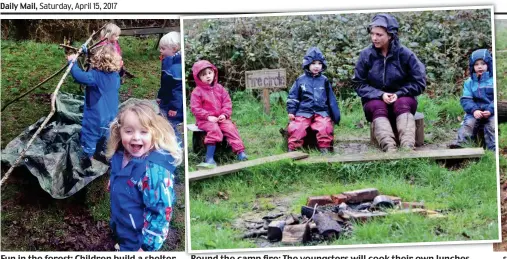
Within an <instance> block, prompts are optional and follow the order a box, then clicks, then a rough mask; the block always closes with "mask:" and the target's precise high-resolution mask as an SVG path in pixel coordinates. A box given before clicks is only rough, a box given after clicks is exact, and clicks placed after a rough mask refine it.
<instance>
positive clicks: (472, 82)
mask: <svg viewBox="0 0 507 259" xmlns="http://www.w3.org/2000/svg"><path fill="white" fill-rule="evenodd" d="M479 59H482V60H484V62H485V63H486V64H487V65H488V71H487V72H485V73H483V74H482V75H481V76H480V77H478V76H477V74H476V73H475V71H474V63H475V61H477V60H479ZM469 66H470V68H469V69H470V73H471V74H472V76H471V77H470V78H468V79H467V80H466V81H465V84H464V86H463V96H462V97H461V99H460V102H461V106H462V107H463V109H464V110H465V112H466V113H467V114H471V115H472V114H473V113H474V111H476V110H480V111H489V112H491V115H494V114H495V92H494V88H493V87H494V84H493V58H492V57H491V54H490V53H489V51H488V50H487V49H479V50H476V51H474V52H473V53H472V55H470V60H469Z"/></svg>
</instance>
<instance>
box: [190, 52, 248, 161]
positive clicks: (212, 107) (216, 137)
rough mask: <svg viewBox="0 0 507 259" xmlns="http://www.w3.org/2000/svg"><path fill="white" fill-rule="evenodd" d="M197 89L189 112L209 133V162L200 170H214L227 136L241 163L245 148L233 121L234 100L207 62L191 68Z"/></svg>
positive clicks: (204, 61)
mask: <svg viewBox="0 0 507 259" xmlns="http://www.w3.org/2000/svg"><path fill="white" fill-rule="evenodd" d="M192 73H193V76H194V80H195V83H196V85H197V87H196V88H195V89H194V90H193V91H192V94H191V95H190V109H191V111H192V114H194V116H195V119H196V124H197V127H198V128H199V129H201V130H204V131H206V137H205V138H204V144H205V145H206V159H205V162H204V163H201V164H199V165H197V166H198V167H204V168H214V167H216V162H215V160H214V155H215V149H216V144H217V143H220V142H222V140H223V138H224V137H226V138H227V141H228V143H229V145H231V147H232V151H233V152H234V153H236V154H237V158H238V160H240V161H243V160H246V159H247V156H246V154H245V146H244V145H243V141H242V140H241V137H240V136H239V132H238V129H237V128H236V125H234V123H233V122H232V120H231V115H232V101H231V97H230V96H229V94H228V93H227V90H225V88H224V87H223V86H222V85H220V84H219V83H218V70H217V68H216V67H215V66H214V65H213V64H211V63H210V62H209V61H207V60H200V61H197V62H196V63H195V64H194V65H193V66H192Z"/></svg>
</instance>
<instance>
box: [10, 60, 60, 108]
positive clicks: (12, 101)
mask: <svg viewBox="0 0 507 259" xmlns="http://www.w3.org/2000/svg"><path fill="white" fill-rule="evenodd" d="M68 65H69V64H65V65H64V66H63V67H62V68H60V70H58V71H57V72H56V73H54V74H52V75H51V76H50V77H48V78H46V79H44V81H42V82H40V83H39V84H37V85H36V86H34V87H32V88H31V89H30V90H28V91H26V92H25V93H24V94H22V95H20V96H18V97H16V98H15V99H13V100H11V101H9V102H8V103H7V104H5V105H4V107H2V110H1V111H2V112H3V111H4V110H5V108H7V106H9V105H11V104H12V103H14V102H16V101H17V100H19V99H21V98H23V97H24V96H26V95H27V94H29V93H31V92H33V90H35V89H37V88H39V87H40V86H41V85H43V84H44V83H46V82H47V81H49V80H50V79H52V78H53V77H55V76H56V75H58V74H60V72H62V71H63V70H64V69H65V68H66V67H67V66H68Z"/></svg>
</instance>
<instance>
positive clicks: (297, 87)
mask: <svg viewBox="0 0 507 259" xmlns="http://www.w3.org/2000/svg"><path fill="white" fill-rule="evenodd" d="M326 68H327V63H326V59H325V58H324V55H323V54H322V52H321V51H320V49H319V48H317V47H312V48H310V49H309V50H308V51H307V52H306V55H305V56H304V59H303V70H304V72H305V73H304V74H303V75H301V76H299V77H298V78H297V79H296V82H294V84H293V85H292V88H291V89H290V91H289V96H288V98H287V112H288V113H289V126H288V133H289V138H288V150H289V152H292V151H294V150H296V149H297V148H300V147H301V146H303V138H304V137H305V136H306V129H307V128H308V127H311V129H312V130H314V131H317V135H316V137H317V146H318V148H319V150H320V151H321V152H322V153H327V152H329V151H332V145H333V122H334V123H335V124H337V125H338V123H339V122H340V109H339V107H338V102H337V101H336V96H335V95H334V92H333V89H332V88H331V82H330V81H329V80H328V79H327V77H326V76H324V75H322V73H323V72H324V71H325V70H326Z"/></svg>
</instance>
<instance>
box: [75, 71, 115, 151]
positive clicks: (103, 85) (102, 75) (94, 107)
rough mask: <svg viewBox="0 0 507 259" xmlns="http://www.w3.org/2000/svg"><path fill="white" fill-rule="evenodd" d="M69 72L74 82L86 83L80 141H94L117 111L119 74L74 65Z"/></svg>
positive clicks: (107, 126)
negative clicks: (84, 69) (84, 68)
mask: <svg viewBox="0 0 507 259" xmlns="http://www.w3.org/2000/svg"><path fill="white" fill-rule="evenodd" d="M70 72H71V74H72V76H73V77H74V80H75V81H76V82H78V83H80V84H83V85H86V90H85V104H84V111H83V121H82V129H81V141H83V142H87V141H88V140H90V141H92V142H95V143H96V140H97V139H98V138H99V137H100V136H101V135H102V133H103V132H104V131H105V130H106V131H107V128H109V123H110V122H111V121H113V120H114V118H115V117H116V114H117V113H118V105H119V100H118V99H119V94H118V92H119V90H120V75H119V74H118V72H109V73H106V72H103V71H100V70H96V69H92V70H90V71H88V72H84V71H83V70H82V69H81V68H79V67H78V66H76V65H74V66H72V68H71V70H70ZM101 128H102V129H101ZM92 155H93V154H92Z"/></svg>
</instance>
